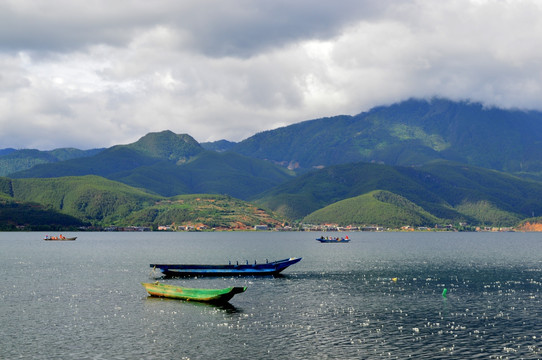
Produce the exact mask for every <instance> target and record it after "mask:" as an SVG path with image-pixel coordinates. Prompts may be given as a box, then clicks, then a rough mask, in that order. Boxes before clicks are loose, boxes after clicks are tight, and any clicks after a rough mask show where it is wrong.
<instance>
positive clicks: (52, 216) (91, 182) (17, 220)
mask: <svg viewBox="0 0 542 360" xmlns="http://www.w3.org/2000/svg"><path fill="white" fill-rule="evenodd" d="M0 201H1V204H0V208H1V210H0V215H1V216H2V217H1V218H0V228H1V229H14V228H15V227H17V226H25V229H27V230H28V229H37V226H38V225H40V226H41V228H43V229H48V228H62V227H64V228H71V227H74V226H84V225H92V226H95V227H107V226H111V225H114V226H151V227H154V228H156V227H158V226H159V225H171V224H176V225H191V224H194V225H198V226H201V225H205V227H207V228H233V229H244V228H248V227H252V226H254V225H260V224H270V225H276V224H279V223H282V222H283V221H284V220H282V219H281V218H279V217H277V216H275V215H273V214H272V213H269V212H266V211H264V210H262V209H260V208H257V207H256V206H254V205H253V204H250V203H247V202H244V201H242V200H238V199H235V198H232V197H229V196H222V195H186V196H177V197H172V198H165V197H162V196H158V195H152V194H149V193H147V192H144V191H142V190H138V189H135V188H132V187H130V186H127V185H125V184H121V183H118V182H115V181H111V180H107V179H105V178H101V177H98V176H91V175H89V176H84V177H63V178H48V179H13V180H12V179H8V178H0ZM2 204H3V205H2Z"/></svg>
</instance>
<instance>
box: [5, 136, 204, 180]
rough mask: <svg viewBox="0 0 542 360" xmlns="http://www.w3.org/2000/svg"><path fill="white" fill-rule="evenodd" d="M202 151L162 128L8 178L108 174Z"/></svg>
mask: <svg viewBox="0 0 542 360" xmlns="http://www.w3.org/2000/svg"><path fill="white" fill-rule="evenodd" d="M202 151H204V150H203V148H202V147H201V146H200V145H199V144H198V143H197V142H196V141H195V140H194V139H193V138H192V137H190V136H189V135H184V134H182V135H177V134H174V133H173V132H171V131H162V132H160V133H150V134H147V135H145V136H144V137H142V138H141V139H139V140H138V141H137V142H135V143H133V144H128V145H116V146H113V147H110V148H108V149H105V150H103V151H101V152H100V153H98V154H96V155H95V156H90V157H86V158H78V159H72V160H67V161H62V162H58V163H52V164H42V165H37V166H34V167H33V168H31V169H28V170H26V171H21V172H17V173H13V174H11V175H10V177H13V178H31V177H33V178H38V177H39V178H50V177H62V176H83V175H99V176H103V177H108V176H109V175H111V174H114V173H118V172H120V171H129V170H133V169H137V168H138V167H140V166H150V165H153V164H155V163H157V162H160V161H171V162H173V163H184V162H186V161H187V160H188V159H190V158H191V157H192V156H195V155H197V154H198V153H200V152H202Z"/></svg>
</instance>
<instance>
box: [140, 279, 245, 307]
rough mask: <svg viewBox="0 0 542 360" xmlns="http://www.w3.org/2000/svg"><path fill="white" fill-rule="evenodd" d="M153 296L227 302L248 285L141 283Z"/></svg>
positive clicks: (243, 290)
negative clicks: (212, 286) (203, 286)
mask: <svg viewBox="0 0 542 360" xmlns="http://www.w3.org/2000/svg"><path fill="white" fill-rule="evenodd" d="M141 285H143V287H145V290H147V292H148V293H149V295H151V296H157V297H163V298H169V299H178V300H185V301H199V302H207V303H226V302H228V301H230V300H231V298H232V297H234V296H235V295H236V294H240V293H242V292H245V291H246V289H247V288H246V287H239V286H234V287H229V288H225V289H194V288H186V287H183V286H175V285H166V284H162V283H159V282H155V283H141Z"/></svg>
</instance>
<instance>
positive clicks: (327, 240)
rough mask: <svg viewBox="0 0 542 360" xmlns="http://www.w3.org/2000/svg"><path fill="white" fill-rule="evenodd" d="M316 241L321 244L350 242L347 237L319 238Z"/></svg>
mask: <svg viewBox="0 0 542 360" xmlns="http://www.w3.org/2000/svg"><path fill="white" fill-rule="evenodd" d="M316 240H317V241H320V242H321V243H347V242H350V239H349V238H348V236H347V237H344V238H339V237H330V236H327V237H323V236H321V237H319V238H317V239H316Z"/></svg>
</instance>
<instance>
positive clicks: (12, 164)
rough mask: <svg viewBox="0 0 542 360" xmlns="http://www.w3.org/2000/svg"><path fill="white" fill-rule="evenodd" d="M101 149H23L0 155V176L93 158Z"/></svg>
mask: <svg viewBox="0 0 542 360" xmlns="http://www.w3.org/2000/svg"><path fill="white" fill-rule="evenodd" d="M102 150H103V149H92V150H78V149H73V148H61V149H55V150H51V151H40V150H33V149H23V150H14V149H13V151H6V152H5V153H4V154H0V176H6V175H9V174H12V173H15V172H18V171H23V170H27V169H30V168H32V167H34V166H36V165H39V164H48V163H54V162H58V161H64V160H69V159H76V158H83V157H89V156H94V155H96V154H98V153H99V152H100V151H102Z"/></svg>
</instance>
